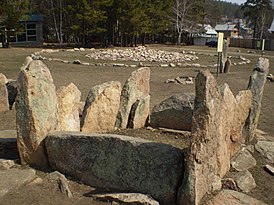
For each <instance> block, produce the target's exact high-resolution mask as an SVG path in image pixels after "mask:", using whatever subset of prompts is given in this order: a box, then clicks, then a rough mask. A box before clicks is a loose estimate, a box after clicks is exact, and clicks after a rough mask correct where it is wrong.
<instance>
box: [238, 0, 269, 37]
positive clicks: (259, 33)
mask: <svg viewBox="0 0 274 205" xmlns="http://www.w3.org/2000/svg"><path fill="white" fill-rule="evenodd" d="M271 4H272V3H271V0H247V1H246V2H245V3H244V5H243V6H242V9H243V10H244V16H245V17H247V18H248V20H249V21H250V22H251V24H252V25H253V37H254V38H256V37H257V38H260V39H262V38H263V35H264V32H265V31H266V30H267V22H268V21H269V20H270V18H271V14H272V7H271Z"/></svg>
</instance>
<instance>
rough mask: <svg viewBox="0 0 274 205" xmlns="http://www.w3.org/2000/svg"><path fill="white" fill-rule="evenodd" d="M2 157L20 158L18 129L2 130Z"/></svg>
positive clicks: (0, 138) (0, 140)
mask: <svg viewBox="0 0 274 205" xmlns="http://www.w3.org/2000/svg"><path fill="white" fill-rule="evenodd" d="M0 158H3V159H18V158H19V153H18V149H17V133H16V130H2V131H0Z"/></svg>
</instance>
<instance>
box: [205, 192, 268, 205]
mask: <svg viewBox="0 0 274 205" xmlns="http://www.w3.org/2000/svg"><path fill="white" fill-rule="evenodd" d="M205 205H267V204H265V203H263V202H262V201H258V200H257V199H254V198H252V197H250V196H248V195H246V194H243V193H240V192H237V191H232V190H223V191H221V192H220V193H219V194H217V195H216V196H215V197H214V198H213V199H212V200H210V201H208V202H207V203H205Z"/></svg>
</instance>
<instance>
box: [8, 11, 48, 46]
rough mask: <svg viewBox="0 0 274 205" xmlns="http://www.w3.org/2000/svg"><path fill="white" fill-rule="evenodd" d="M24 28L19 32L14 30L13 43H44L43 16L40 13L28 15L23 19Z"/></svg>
mask: <svg viewBox="0 0 274 205" xmlns="http://www.w3.org/2000/svg"><path fill="white" fill-rule="evenodd" d="M20 23H21V24H22V28H21V31H20V33H19V34H15V33H16V32H15V30H13V31H12V33H11V37H10V44H11V45H24V46H25V45H30V46H31V45H41V44H43V41H44V40H43V16H41V15H39V14H31V15H27V16H26V18H24V20H21V21H20Z"/></svg>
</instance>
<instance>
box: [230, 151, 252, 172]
mask: <svg viewBox="0 0 274 205" xmlns="http://www.w3.org/2000/svg"><path fill="white" fill-rule="evenodd" d="M256 163H257V162H256V160H255V159H254V157H253V156H252V155H251V154H250V152H249V151H248V150H247V149H246V148H243V149H242V150H240V151H239V152H238V153H237V154H236V155H235V156H234V157H233V158H232V159H231V166H232V167H233V168H234V169H236V170H237V171H239V172H241V171H245V170H247V169H249V168H251V167H254V166H256Z"/></svg>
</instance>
